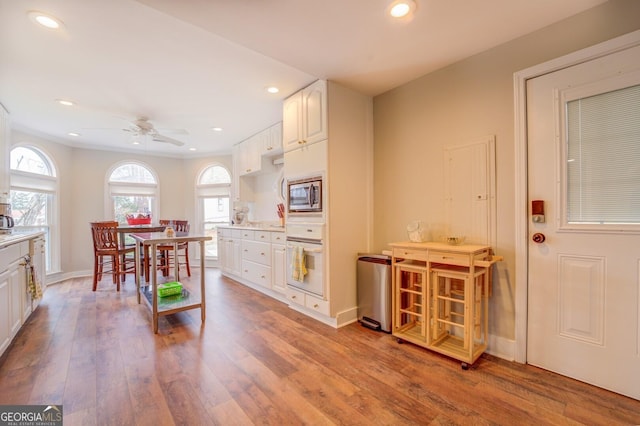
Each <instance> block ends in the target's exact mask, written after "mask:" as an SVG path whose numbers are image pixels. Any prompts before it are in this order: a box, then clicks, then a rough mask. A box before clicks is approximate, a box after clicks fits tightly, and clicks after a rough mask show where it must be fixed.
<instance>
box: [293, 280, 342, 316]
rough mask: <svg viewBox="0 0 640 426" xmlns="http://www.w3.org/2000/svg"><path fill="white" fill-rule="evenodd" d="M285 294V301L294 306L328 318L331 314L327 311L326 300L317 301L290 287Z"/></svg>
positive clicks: (317, 299) (315, 298)
mask: <svg viewBox="0 0 640 426" xmlns="http://www.w3.org/2000/svg"><path fill="white" fill-rule="evenodd" d="M286 293H287V299H288V300H289V301H290V302H292V303H294V304H295V305H298V306H300V307H304V308H305V309H307V310H309V311H311V312H317V313H318V314H320V315H324V316H328V315H330V313H331V312H330V310H329V302H328V301H326V300H323V299H319V298H317V297H314V296H312V295H310V294H306V293H304V292H302V291H298V290H296V289H294V288H291V287H287V291H286Z"/></svg>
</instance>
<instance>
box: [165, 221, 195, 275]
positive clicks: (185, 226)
mask: <svg viewBox="0 0 640 426" xmlns="http://www.w3.org/2000/svg"><path fill="white" fill-rule="evenodd" d="M158 223H159V224H160V225H165V226H172V227H173V229H174V231H176V232H178V233H181V232H187V233H188V232H189V228H190V226H189V221H188V220H165V219H161V220H159V221H158ZM158 253H159V254H160V265H159V267H158V269H162V274H163V275H164V276H167V275H169V272H170V270H171V266H172V265H173V264H174V261H173V260H172V256H173V255H177V256H178V268H179V267H180V266H181V265H184V266H186V269H187V276H189V277H190V276H191V267H190V266H189V243H188V242H184V243H178V246H177V253H174V245H173V244H167V245H159V246H158Z"/></svg>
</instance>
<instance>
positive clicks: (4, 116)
mask: <svg viewBox="0 0 640 426" xmlns="http://www.w3.org/2000/svg"><path fill="white" fill-rule="evenodd" d="M10 130H11V126H10V123H9V113H8V112H7V110H6V109H4V106H2V104H0V199H3V197H6V198H8V197H9V151H10V149H11V146H10V145H11V143H10V141H9V136H10Z"/></svg>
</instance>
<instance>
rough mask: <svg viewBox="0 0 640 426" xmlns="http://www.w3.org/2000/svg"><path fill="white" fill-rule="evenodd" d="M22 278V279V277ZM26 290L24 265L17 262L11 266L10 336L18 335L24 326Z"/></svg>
mask: <svg viewBox="0 0 640 426" xmlns="http://www.w3.org/2000/svg"><path fill="white" fill-rule="evenodd" d="M21 278H22V279H21ZM23 290H24V267H23V266H20V264H19V263H18V262H15V263H14V264H13V265H12V266H10V267H9V295H10V300H11V302H10V304H11V307H10V309H9V311H10V312H11V316H10V318H9V327H10V336H11V338H13V336H15V335H16V333H17V332H18V330H20V327H21V326H22V291H23Z"/></svg>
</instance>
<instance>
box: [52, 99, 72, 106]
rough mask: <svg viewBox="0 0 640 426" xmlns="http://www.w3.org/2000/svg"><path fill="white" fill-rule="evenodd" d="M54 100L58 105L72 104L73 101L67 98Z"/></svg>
mask: <svg viewBox="0 0 640 426" xmlns="http://www.w3.org/2000/svg"><path fill="white" fill-rule="evenodd" d="M56 102H57V103H59V104H60V105H64V106H74V105H75V103H74V102H73V101H70V100H68V99H56Z"/></svg>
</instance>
